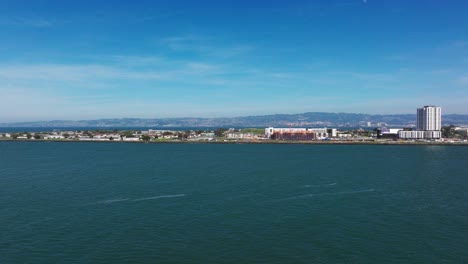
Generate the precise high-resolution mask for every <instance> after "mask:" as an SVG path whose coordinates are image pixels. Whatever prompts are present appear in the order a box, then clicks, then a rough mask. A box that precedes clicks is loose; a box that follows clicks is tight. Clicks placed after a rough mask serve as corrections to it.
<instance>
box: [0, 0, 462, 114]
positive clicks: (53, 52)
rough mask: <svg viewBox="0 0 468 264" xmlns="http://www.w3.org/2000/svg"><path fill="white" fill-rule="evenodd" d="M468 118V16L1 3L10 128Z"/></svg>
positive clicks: (394, 10) (390, 5)
mask: <svg viewBox="0 0 468 264" xmlns="http://www.w3.org/2000/svg"><path fill="white" fill-rule="evenodd" d="M427 104H435V105H440V106H442V108H443V111H444V112H445V113H460V114H468V2H466V1H450V0H448V1H447V0H445V1H443V0H440V1H435V0H433V1H423V0H421V1H398V0H327V1H239V0H237V1H177V0H171V1H110V0H109V1H40V0H36V1H19V0H14V1H8V0H3V1H0V122H11V121H34V120H52V119H95V118H118V117H142V118H152V117H154V118H158V117H189V116H190V117H222V116H226V117H232V116H243V115H262V114H275V113H302V112H316V111H320V112H354V113H373V114H389V113H415V111H416V108H417V107H420V106H422V105H427Z"/></svg>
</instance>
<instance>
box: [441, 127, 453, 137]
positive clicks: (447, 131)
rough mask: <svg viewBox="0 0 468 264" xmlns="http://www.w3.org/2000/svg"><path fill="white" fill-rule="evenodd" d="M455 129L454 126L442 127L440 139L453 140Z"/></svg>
mask: <svg viewBox="0 0 468 264" xmlns="http://www.w3.org/2000/svg"><path fill="white" fill-rule="evenodd" d="M455 128H456V126H454V125H450V126H444V127H442V129H441V131H442V137H444V138H454V137H455Z"/></svg>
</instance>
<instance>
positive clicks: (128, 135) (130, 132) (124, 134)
mask: <svg viewBox="0 0 468 264" xmlns="http://www.w3.org/2000/svg"><path fill="white" fill-rule="evenodd" d="M120 136H121V137H128V138H131V137H133V132H132V131H124V132H123V133H122V134H121V135H120Z"/></svg>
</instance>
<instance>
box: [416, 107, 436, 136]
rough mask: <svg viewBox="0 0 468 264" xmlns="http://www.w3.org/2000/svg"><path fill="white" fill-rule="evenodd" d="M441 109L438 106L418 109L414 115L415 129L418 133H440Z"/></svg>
mask: <svg viewBox="0 0 468 264" xmlns="http://www.w3.org/2000/svg"><path fill="white" fill-rule="evenodd" d="M441 116H442V109H441V108H440V107H438V106H429V105H426V106H424V107H423V108H418V110H417V114H416V129H417V130H420V131H440V129H441V127H442V125H441V123H442V122H441Z"/></svg>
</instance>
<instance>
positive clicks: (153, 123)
mask: <svg viewBox="0 0 468 264" xmlns="http://www.w3.org/2000/svg"><path fill="white" fill-rule="evenodd" d="M367 122H370V123H371V126H373V127H376V126H381V125H386V126H394V127H395V126H400V127H412V126H415V124H416V115H415V114H395V115H369V114H353V113H322V112H309V113H302V114H276V115H262V116H244V117H233V118H154V119H143V118H117V119H98V120H78V121H69V120H54V121H37V122H18V123H0V127H175V128H176V127H268V126H274V127H287V126H294V127H299V126H307V127H360V126H367ZM442 123H443V125H450V124H454V125H459V126H462V125H468V115H458V114H451V115H443V116H442Z"/></svg>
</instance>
